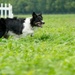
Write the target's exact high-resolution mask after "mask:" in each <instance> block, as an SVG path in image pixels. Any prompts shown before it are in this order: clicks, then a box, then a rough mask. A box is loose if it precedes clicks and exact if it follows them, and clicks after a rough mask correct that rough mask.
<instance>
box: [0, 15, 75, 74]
mask: <svg viewBox="0 0 75 75" xmlns="http://www.w3.org/2000/svg"><path fill="white" fill-rule="evenodd" d="M28 16H30V15H25V16H24V15H19V16H18V17H28ZM43 16H44V18H43V19H44V21H45V25H43V27H42V28H39V29H37V30H35V33H34V36H33V37H30V36H26V37H25V38H20V39H15V38H13V37H9V38H8V39H4V38H0V75H75V14H59V15H58V14H57V15H51V14H50V15H43Z"/></svg>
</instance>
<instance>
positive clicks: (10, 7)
mask: <svg viewBox="0 0 75 75" xmlns="http://www.w3.org/2000/svg"><path fill="white" fill-rule="evenodd" d="M9 17H10V18H13V14H12V6H11V4H9Z"/></svg>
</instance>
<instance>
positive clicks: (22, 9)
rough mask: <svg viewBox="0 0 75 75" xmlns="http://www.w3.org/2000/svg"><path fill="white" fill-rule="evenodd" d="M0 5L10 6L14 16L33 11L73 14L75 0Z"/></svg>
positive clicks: (16, 1) (8, 0)
mask: <svg viewBox="0 0 75 75" xmlns="http://www.w3.org/2000/svg"><path fill="white" fill-rule="evenodd" d="M0 3H10V4H12V6H13V13H15V14H25V13H32V12H33V11H35V12H37V13H38V12H42V13H46V14H51V13H52V14H57V13H62V14H63V13H75V0H0Z"/></svg>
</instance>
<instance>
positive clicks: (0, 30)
mask: <svg viewBox="0 0 75 75" xmlns="http://www.w3.org/2000/svg"><path fill="white" fill-rule="evenodd" d="M5 32H6V22H5V19H4V18H0V38H1V37H2V36H4V34H5Z"/></svg>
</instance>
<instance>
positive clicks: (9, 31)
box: [0, 12, 45, 38]
mask: <svg viewBox="0 0 75 75" xmlns="http://www.w3.org/2000/svg"><path fill="white" fill-rule="evenodd" d="M44 23H45V22H43V17H42V14H38V15H37V14H36V13H35V12H33V13H32V17H30V18H25V19H24V18H6V19H3V18H1V19H0V38H1V37H5V38H7V37H8V36H10V35H13V36H14V37H25V36H26V35H28V34H30V35H33V33H34V29H33V28H34V27H42V25H43V24H44Z"/></svg>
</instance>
